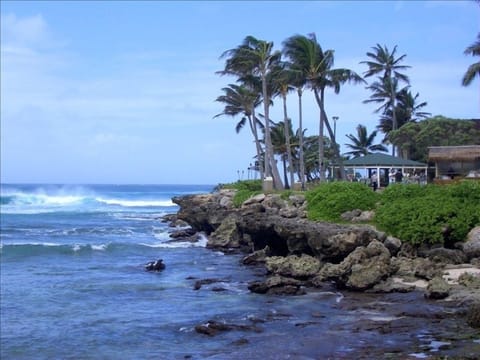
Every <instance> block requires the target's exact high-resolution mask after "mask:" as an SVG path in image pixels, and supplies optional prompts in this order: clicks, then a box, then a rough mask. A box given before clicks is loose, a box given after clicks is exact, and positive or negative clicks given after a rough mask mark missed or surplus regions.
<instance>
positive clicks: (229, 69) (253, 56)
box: [218, 36, 283, 189]
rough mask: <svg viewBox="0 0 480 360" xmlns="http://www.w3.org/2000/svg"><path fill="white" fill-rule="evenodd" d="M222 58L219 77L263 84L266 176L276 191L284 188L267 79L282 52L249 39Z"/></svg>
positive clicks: (254, 39) (228, 51)
mask: <svg viewBox="0 0 480 360" xmlns="http://www.w3.org/2000/svg"><path fill="white" fill-rule="evenodd" d="M221 58H226V62H225V68H224V70H223V71H220V72H218V73H219V74H222V75H224V74H229V75H236V76H239V77H240V78H242V77H245V76H252V75H253V76H258V77H259V78H260V79H261V84H262V97H263V106H264V118H265V160H266V161H265V176H267V177H270V176H271V177H272V178H273V182H274V186H275V188H276V189H282V188H283V184H282V181H281V179H280V174H279V172H278V168H277V165H276V162H275V158H274V154H273V148H272V140H271V136H270V127H269V124H268V122H269V119H270V117H269V107H270V95H269V92H268V86H267V77H268V75H269V73H270V72H271V70H272V68H273V67H274V66H275V65H276V64H277V63H278V62H279V61H280V58H281V53H280V52H279V51H273V42H268V41H264V40H259V39H256V38H255V37H253V36H247V37H246V38H245V39H244V40H243V42H242V44H241V45H239V46H238V47H236V48H234V49H231V50H227V51H225V52H224V53H223V54H222V56H221Z"/></svg>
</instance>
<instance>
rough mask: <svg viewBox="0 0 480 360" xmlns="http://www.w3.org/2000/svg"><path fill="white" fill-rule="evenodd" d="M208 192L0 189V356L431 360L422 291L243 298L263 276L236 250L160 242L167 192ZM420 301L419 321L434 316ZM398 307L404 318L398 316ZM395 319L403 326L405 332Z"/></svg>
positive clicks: (193, 189) (433, 348) (188, 190)
mask: <svg viewBox="0 0 480 360" xmlns="http://www.w3.org/2000/svg"><path fill="white" fill-rule="evenodd" d="M212 190H213V186H206V185H75V186H74V185H14V184H3V185H1V212H0V220H1V223H0V225H1V227H0V230H1V232H0V241H1V244H0V259H1V269H0V270H1V277H0V279H1V284H0V285H1V298H0V299H1V303H0V304H1V313H0V315H1V316H0V326H1V327H0V341H1V343H0V358H1V359H4V360H6V359H144V358H152V357H155V358H158V359H257V358H261V359H323V358H334V359H335V358H342V359H343V358H352V359H353V358H361V356H360V355H361V354H362V351H364V352H366V353H369V354H375V351H377V353H378V354H382V356H383V355H384V354H385V353H388V352H389V351H390V352H392V353H393V354H404V355H405V356H407V355H408V356H410V357H415V358H424V357H426V356H427V355H428V354H429V353H430V354H435V355H438V354H442V352H441V350H440V347H439V345H438V343H439V341H440V340H439V339H437V338H436V337H435V333H436V331H437V327H438V321H437V322H431V323H430V322H429V321H427V320H425V321H424V322H423V323H418V320H417V317H418V316H416V315H418V311H420V310H418V309H419V307H418V302H419V301H421V299H422V296H421V294H415V293H413V294H394V295H388V296H387V295H385V296H383V297H382V298H379V297H378V296H377V295H365V294H348V293H345V292H343V293H342V292H339V291H337V290H335V289H334V288H333V287H332V288H330V287H327V288H325V289H319V290H318V291H309V292H308V294H307V295H304V296H295V297H291V296H267V295H259V294H254V293H251V292H250V291H249V290H248V284H249V282H251V281H253V280H259V279H262V278H263V277H264V275H265V274H264V271H263V268H261V267H252V266H244V265H242V264H241V259H242V255H241V254H228V255H226V254H224V253H222V252H219V251H214V250H211V249H207V248H206V247H205V245H206V242H207V239H206V237H205V236H200V237H199V239H198V240H197V241H196V242H189V241H174V242H172V239H171V238H170V236H169V235H170V233H171V232H172V231H174V230H178V229H174V228H172V227H170V226H169V224H168V223H165V222H162V221H161V217H162V216H163V215H165V214H173V213H175V212H177V211H178V207H177V206H176V205H175V204H174V203H173V202H172V201H171V199H172V197H173V196H178V195H184V194H196V193H206V192H210V191H212ZM157 259H163V262H164V263H165V265H166V268H165V270H163V271H161V272H147V271H145V264H146V263H148V262H150V261H154V260H157ZM202 280H205V281H204V282H203V283H201V284H202V286H200V287H199V286H195V285H196V283H197V281H202ZM419 299H420V300H419ZM422 304H423V305H421V306H423V307H424V309H423V310H424V311H425V312H426V313H432V312H433V313H436V312H441V311H443V309H442V308H441V307H439V306H438V305H435V304H424V302H422ZM409 306H410V307H412V308H414V309H415V311H416V312H417V313H415V314H414V315H415V316H413V317H412V318H411V319H409V318H408V315H405V314H403V315H398V313H399V309H403V310H404V313H405V312H406V313H408V310H405V309H406V308H405V307H407V308H408V307H409ZM405 318H407V319H409V320H411V321H410V322H407V324H408V326H407V325H405V320H403V321H402V319H405ZM208 321H215V322H217V323H221V324H227V325H229V327H228V329H226V330H228V331H219V333H218V334H216V335H215V336H209V335H206V334H202V333H199V332H197V331H196V327H198V326H199V325H205V324H206V323H207V322H208ZM385 324H390V325H389V326H392V325H391V324H400V325H398V326H399V330H398V331H395V332H393V333H391V334H388V333H387V335H385V334H383V335H382V336H379V333H381V331H382V330H379V329H384V327H385ZM412 324H413V325H412ZM443 326H447V325H445V324H443ZM452 326H453V325H452ZM364 327H366V328H364ZM224 330H225V329H224ZM457 330H458V327H455V331H457ZM402 331H403V332H402ZM435 344H437V345H435ZM440 344H443V343H442V342H440ZM474 344H475V343H474ZM399 349H401V350H399ZM367 351H368V352H367ZM359 356H360V357H359ZM379 356H380V355H379Z"/></svg>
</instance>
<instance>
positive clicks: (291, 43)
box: [282, 37, 307, 190]
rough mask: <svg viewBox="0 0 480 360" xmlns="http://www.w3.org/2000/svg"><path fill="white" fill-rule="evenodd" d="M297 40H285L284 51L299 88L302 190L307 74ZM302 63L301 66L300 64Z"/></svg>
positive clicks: (287, 63)
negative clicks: (304, 90) (304, 106)
mask: <svg viewBox="0 0 480 360" xmlns="http://www.w3.org/2000/svg"><path fill="white" fill-rule="evenodd" d="M297 42H301V40H298V39H297V38H296V37H291V38H289V39H288V40H286V41H284V42H283V49H282V53H283V54H284V55H285V56H287V57H288V58H289V59H290V61H287V62H285V63H286V67H287V68H288V69H289V73H290V76H289V82H290V84H291V85H292V86H293V87H294V88H295V89H296V90H297V97H298V146H299V151H298V158H299V159H298V161H299V178H300V183H301V184H302V190H305V159H304V154H305V151H304V130H303V109H302V108H303V106H302V95H303V89H304V87H305V85H306V83H307V75H306V73H305V70H306V69H305V68H302V67H301V65H300V63H301V61H300V60H299V59H297V56H299V57H301V56H302V52H301V51H299V48H300V49H301V46H298V45H299V44H297ZM299 65H300V66H299Z"/></svg>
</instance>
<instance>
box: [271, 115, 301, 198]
mask: <svg viewBox="0 0 480 360" xmlns="http://www.w3.org/2000/svg"><path fill="white" fill-rule="evenodd" d="M271 132H272V145H273V152H274V153H275V154H278V155H280V158H281V160H282V163H283V178H284V182H285V189H289V188H290V186H289V181H288V176H287V172H290V174H291V173H292V172H293V171H294V170H295V168H294V164H293V156H292V155H293V154H292V151H293V149H294V148H295V147H296V144H295V143H294V139H295V138H294V137H289V139H288V140H287V139H286V138H287V134H292V133H293V130H292V124H291V121H290V119H288V121H287V125H285V123H284V122H283V121H280V122H278V123H276V124H273V125H272V130H271ZM287 163H288V166H287ZM290 185H293V182H292V180H290Z"/></svg>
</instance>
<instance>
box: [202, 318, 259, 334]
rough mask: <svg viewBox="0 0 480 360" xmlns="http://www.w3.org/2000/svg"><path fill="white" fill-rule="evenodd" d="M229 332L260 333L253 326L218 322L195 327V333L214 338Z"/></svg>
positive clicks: (210, 321) (212, 321)
mask: <svg viewBox="0 0 480 360" xmlns="http://www.w3.org/2000/svg"><path fill="white" fill-rule="evenodd" d="M231 330H241V331H254V332H261V331H262V330H261V329H260V328H258V327H256V326H253V325H237V324H227V323H223V322H218V321H215V320H209V321H208V322H207V323H206V324H201V325H197V326H195V331H196V332H198V333H200V334H205V335H208V336H214V335H217V334H218V333H220V332H224V331H231Z"/></svg>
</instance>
